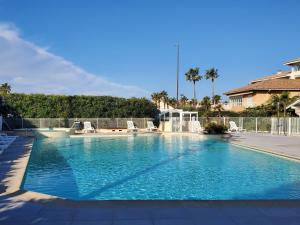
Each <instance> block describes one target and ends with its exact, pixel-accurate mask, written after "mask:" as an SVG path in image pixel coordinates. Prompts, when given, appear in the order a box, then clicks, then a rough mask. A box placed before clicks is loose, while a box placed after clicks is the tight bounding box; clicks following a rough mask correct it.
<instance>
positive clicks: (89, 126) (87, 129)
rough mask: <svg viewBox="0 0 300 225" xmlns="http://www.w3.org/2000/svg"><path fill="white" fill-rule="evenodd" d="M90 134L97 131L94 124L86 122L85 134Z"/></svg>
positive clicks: (84, 123) (84, 125) (84, 126)
mask: <svg viewBox="0 0 300 225" xmlns="http://www.w3.org/2000/svg"><path fill="white" fill-rule="evenodd" d="M88 132H92V133H95V132H96V131H95V129H94V127H92V124H91V122H90V121H85V122H83V133H88Z"/></svg>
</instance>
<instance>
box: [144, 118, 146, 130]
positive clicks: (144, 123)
mask: <svg viewBox="0 0 300 225" xmlns="http://www.w3.org/2000/svg"><path fill="white" fill-rule="evenodd" d="M144 128H146V118H144Z"/></svg>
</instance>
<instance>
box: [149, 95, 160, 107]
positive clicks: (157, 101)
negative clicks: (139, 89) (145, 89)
mask: <svg viewBox="0 0 300 225" xmlns="http://www.w3.org/2000/svg"><path fill="white" fill-rule="evenodd" d="M151 98H152V100H153V101H154V102H155V104H156V107H159V104H158V103H160V96H159V93H158V92H154V93H152V94H151Z"/></svg>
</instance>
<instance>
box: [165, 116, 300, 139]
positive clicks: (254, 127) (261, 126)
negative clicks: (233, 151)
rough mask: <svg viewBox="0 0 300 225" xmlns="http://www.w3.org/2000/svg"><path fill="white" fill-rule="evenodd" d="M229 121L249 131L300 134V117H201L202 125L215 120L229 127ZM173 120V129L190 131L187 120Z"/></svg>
mask: <svg viewBox="0 0 300 225" xmlns="http://www.w3.org/2000/svg"><path fill="white" fill-rule="evenodd" d="M173 119H174V118H173ZM229 121H234V122H235V123H236V125H237V126H238V127H240V128H242V129H245V130H246V131H247V132H254V133H270V134H274V135H275V134H279V135H300V118H299V117H287V118H276V117H209V118H207V117H199V122H200V124H201V126H202V127H205V126H206V125H207V124H208V123H210V122H214V123H217V124H222V125H225V126H227V127H228V128H229ZM171 122H172V131H179V130H182V131H189V130H188V129H187V126H186V124H187V121H181V122H180V121H179V120H176V119H174V120H172V121H171ZM180 126H181V127H182V128H181V129H180ZM173 128H176V129H173Z"/></svg>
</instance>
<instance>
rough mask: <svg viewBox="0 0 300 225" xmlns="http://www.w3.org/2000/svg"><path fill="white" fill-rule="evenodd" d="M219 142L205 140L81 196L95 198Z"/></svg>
mask: <svg viewBox="0 0 300 225" xmlns="http://www.w3.org/2000/svg"><path fill="white" fill-rule="evenodd" d="M217 143H218V142H217V141H213V142H212V141H203V145H202V146H203V147H202V148H199V149H198V150H195V149H190V148H188V147H187V149H186V150H185V151H184V152H182V153H178V154H177V155H176V156H174V157H170V158H168V159H166V160H163V161H161V162H158V163H156V164H154V165H152V166H150V167H147V168H145V169H143V170H140V171H138V172H136V173H134V174H132V175H129V176H126V177H124V178H122V179H120V180H117V181H114V182H112V183H109V184H106V185H105V186H104V187H102V188H100V189H98V190H95V191H93V192H91V193H89V194H87V195H83V196H81V197H80V198H81V199H93V198H94V197H96V196H98V195H99V194H101V193H102V192H105V191H107V190H109V189H111V188H114V187H117V186H118V185H122V184H124V183H126V182H128V181H130V180H133V179H135V178H137V177H139V176H141V175H144V174H147V173H149V172H151V171H153V170H155V169H157V168H159V167H161V166H164V165H166V164H168V163H171V162H173V161H176V160H178V159H180V158H182V157H185V156H189V155H192V154H194V153H196V152H199V151H203V150H204V149H207V147H209V146H210V147H211V146H212V145H214V144H217Z"/></svg>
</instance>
